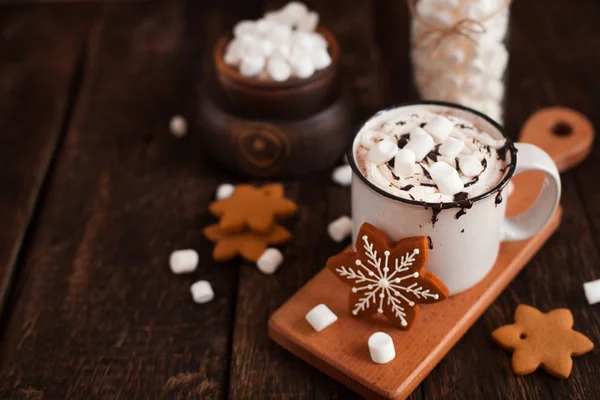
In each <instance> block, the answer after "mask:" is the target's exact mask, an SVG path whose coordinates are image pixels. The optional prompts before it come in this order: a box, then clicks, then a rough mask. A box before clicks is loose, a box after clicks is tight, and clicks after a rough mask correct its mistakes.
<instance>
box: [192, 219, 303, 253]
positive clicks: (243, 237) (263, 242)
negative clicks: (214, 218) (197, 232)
mask: <svg viewBox="0 0 600 400" xmlns="http://www.w3.org/2000/svg"><path fill="white" fill-rule="evenodd" d="M204 236H206V238H207V239H208V240H210V241H211V242H215V243H216V245H215V248H214V250H213V259H214V260H215V261H219V262H221V261H229V260H232V259H234V258H235V257H237V256H241V257H242V258H244V259H245V260H247V261H251V262H256V261H257V260H258V259H259V258H260V256H261V255H262V253H263V252H264V251H265V250H266V249H267V247H268V246H269V245H277V244H281V243H283V242H286V241H288V240H290V239H291V237H292V234H291V233H290V232H289V231H288V230H287V229H285V228H284V227H283V226H280V225H275V227H274V228H273V229H272V230H271V231H270V232H268V233H266V234H260V233H254V232H249V231H246V232H240V233H234V234H231V235H228V234H225V233H223V231H222V230H221V228H220V227H219V224H213V225H210V226H207V227H206V228H204Z"/></svg>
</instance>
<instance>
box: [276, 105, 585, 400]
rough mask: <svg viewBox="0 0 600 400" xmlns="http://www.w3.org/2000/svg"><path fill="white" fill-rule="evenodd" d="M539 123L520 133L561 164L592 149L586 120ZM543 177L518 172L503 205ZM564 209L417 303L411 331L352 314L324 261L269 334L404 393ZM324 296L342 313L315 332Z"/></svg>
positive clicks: (320, 363)
mask: <svg viewBox="0 0 600 400" xmlns="http://www.w3.org/2000/svg"><path fill="white" fill-rule="evenodd" d="M535 117H536V116H535V115H534V116H533V117H532V119H533V118H535ZM545 117H546V118H547V116H545ZM530 121H531V120H530ZM539 126H540V124H539V123H538V124H536V123H534V124H531V123H528V124H526V125H525V126H524V131H523V132H522V133H521V139H522V141H527V142H529V143H533V144H536V145H538V146H540V147H542V148H543V149H544V150H546V151H547V152H548V153H549V154H550V155H551V156H552V157H553V159H554V160H555V162H556V164H557V165H558V166H559V168H561V170H565V169H567V168H570V167H572V166H573V165H574V163H577V162H580V161H581V160H583V158H585V155H587V153H588V152H589V148H590V146H591V144H592V141H593V130H592V128H591V126H585V127H581V126H580V127H579V128H578V129H576V130H575V131H574V132H573V134H572V135H570V136H568V137H558V136H556V135H553V134H552V133H551V132H550V131H540V129H539ZM536 130H537V131H536ZM578 154H579V156H578ZM543 179H544V177H543V175H542V174H541V173H539V172H526V173H523V174H521V175H519V176H517V177H515V179H513V182H514V183H515V191H514V193H513V194H512V196H511V197H510V198H509V200H508V201H509V204H508V209H507V213H508V214H509V215H516V214H519V213H520V212H522V211H523V210H525V209H527V208H528V207H529V205H531V204H532V203H533V201H534V200H535V198H536V197H537V194H538V193H539V190H540V188H541V185H542V183H543ZM561 215H562V209H561V208H560V207H559V208H558V210H557V211H556V213H555V214H554V216H553V217H552V219H551V220H550V221H549V222H548V224H547V225H546V226H545V227H544V229H542V231H541V232H540V233H538V234H537V235H536V236H534V237H533V238H531V239H529V240H525V241H520V242H505V243H503V244H502V245H501V248H500V254H499V256H498V260H497V262H496V264H495V266H494V268H493V269H492V270H491V272H490V273H489V274H488V275H487V276H486V277H485V278H484V279H483V281H481V282H480V283H479V284H478V285H477V286H475V287H473V288H471V289H469V290H467V291H466V292H463V293H460V294H458V295H455V296H452V297H450V298H449V299H447V300H445V301H443V302H441V303H437V304H432V305H426V306H421V307H420V308H419V315H418V317H417V319H416V320H415V322H414V325H413V326H412V328H411V329H410V330H409V331H402V330H399V329H397V328H395V327H394V326H392V325H390V324H389V323H388V322H386V321H385V320H378V319H368V318H366V319H359V318H355V317H353V316H351V315H350V313H349V310H348V295H349V287H348V286H347V285H344V284H343V283H342V282H340V281H339V280H338V279H337V278H336V277H335V276H334V275H333V274H332V273H331V272H330V271H329V270H327V269H323V270H322V271H321V272H319V273H318V274H317V275H316V276H315V277H314V278H313V279H311V280H310V281H309V282H308V283H306V285H305V286H304V287H302V288H301V289H300V290H299V291H298V292H297V293H296V294H294V295H293V296H292V297H291V298H290V299H289V300H288V301H287V302H286V303H285V304H284V305H283V306H281V307H280V308H279V309H278V310H277V311H276V312H275V313H274V314H273V315H272V316H271V318H270V320H269V336H270V337H271V338H272V339H273V340H274V341H275V342H277V343H279V344H280V345H281V346H283V347H284V348H286V349H287V350H289V351H290V352H292V353H293V354H295V355H297V356H298V357H300V358H301V359H303V360H305V361H306V362H308V363H310V364H311V365H313V366H315V367H317V368H319V369H320V370H322V371H323V372H325V373H326V374H328V375H329V376H331V377H332V378H334V379H336V380H338V381H339V382H341V383H343V384H344V385H345V386H347V387H348V388H350V389H352V390H354V391H355V392H357V393H359V394H361V395H362V396H365V397H367V398H372V399H403V398H405V397H407V396H408V395H409V394H410V393H411V392H412V391H413V390H414V389H415V388H416V387H417V386H418V385H419V383H420V382H421V381H422V380H423V379H424V378H425V377H426V376H427V375H428V374H429V372H430V371H431V370H432V369H433V368H434V367H435V366H436V365H437V364H438V363H439V362H440V360H441V359H442V358H443V357H444V356H445V355H446V353H448V351H450V349H451V348H452V347H453V346H454V344H455V343H456V342H458V340H459V339H460V338H461V337H462V336H463V335H464V334H465V333H466V331H467V330H468V329H469V328H470V327H471V325H473V323H474V322H475V321H476V320H477V319H478V318H479V317H480V316H481V314H483V312H484V311H485V310H486V309H487V308H488V307H489V305H490V304H491V303H492V302H493V301H494V300H495V299H496V297H498V295H499V294H500V293H501V292H502V291H503V290H504V289H505V288H506V286H507V285H508V284H509V283H510V282H511V281H512V280H513V278H514V277H515V276H516V275H517V274H518V273H519V271H521V269H522V268H523V267H524V266H525V265H526V264H527V262H528V261H529V260H530V259H531V258H532V257H533V255H534V254H535V253H536V252H537V251H538V250H539V249H540V248H541V247H542V245H543V244H544V243H545V242H546V241H547V240H548V238H549V237H550V236H551V235H552V234H553V233H554V232H555V231H556V229H557V228H558V226H559V224H560V220H561ZM321 303H324V304H326V305H327V306H328V307H329V308H330V309H331V310H332V311H333V312H334V313H335V314H336V315H337V316H338V318H339V319H338V321H337V322H335V323H334V324H333V325H331V326H329V327H328V328H326V329H325V330H323V331H322V332H315V331H314V330H313V329H312V328H311V326H310V325H309V324H308V323H307V322H306V320H305V319H304V316H305V315H306V313H307V312H308V311H309V310H311V309H312V308H313V307H314V306H316V305H318V304H321ZM377 331H383V332H386V333H388V334H389V335H390V336H391V337H392V338H393V340H394V345H395V347H396V358H395V359H394V360H392V361H391V362H389V363H388V364H385V365H378V364H375V363H373V362H372V361H371V358H370V356H369V350H368V346H367V340H368V338H369V336H370V335H371V334H373V333H374V332H377Z"/></svg>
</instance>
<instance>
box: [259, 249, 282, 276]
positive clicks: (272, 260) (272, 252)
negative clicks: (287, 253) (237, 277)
mask: <svg viewBox="0 0 600 400" xmlns="http://www.w3.org/2000/svg"><path fill="white" fill-rule="evenodd" d="M282 262H283V254H281V251H279V250H278V249H276V248H274V247H270V248H268V249H266V250H265V251H264V253H262V255H261V256H260V257H259V258H258V261H256V267H257V268H258V270H259V271H260V272H262V273H263V274H265V275H273V274H274V273H275V271H277V269H278V268H279V266H280V265H281V263H282Z"/></svg>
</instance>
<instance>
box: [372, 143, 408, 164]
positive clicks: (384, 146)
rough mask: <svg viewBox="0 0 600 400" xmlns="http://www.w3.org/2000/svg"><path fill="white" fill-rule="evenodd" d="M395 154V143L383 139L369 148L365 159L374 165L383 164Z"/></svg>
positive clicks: (396, 148) (396, 149)
mask: <svg viewBox="0 0 600 400" xmlns="http://www.w3.org/2000/svg"><path fill="white" fill-rule="evenodd" d="M409 144H410V142H409ZM407 146H408V145H407ZM397 152H398V146H397V145H396V143H392V142H390V141H389V140H387V139H383V140H381V141H379V142H377V143H375V144H374V145H373V147H371V149H370V150H369V152H368V153H367V158H368V159H369V161H371V162H374V163H375V164H383V163H386V162H388V161H390V160H391V159H392V158H394V156H395V155H396V153H397Z"/></svg>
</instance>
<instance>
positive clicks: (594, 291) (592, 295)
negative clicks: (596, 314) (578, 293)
mask: <svg viewBox="0 0 600 400" xmlns="http://www.w3.org/2000/svg"><path fill="white" fill-rule="evenodd" d="M583 291H584V292H585V298H586V299H587V302H588V303H589V304H590V305H593V304H596V303H600V279H598V280H595V281H591V282H586V283H584V284H583Z"/></svg>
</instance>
